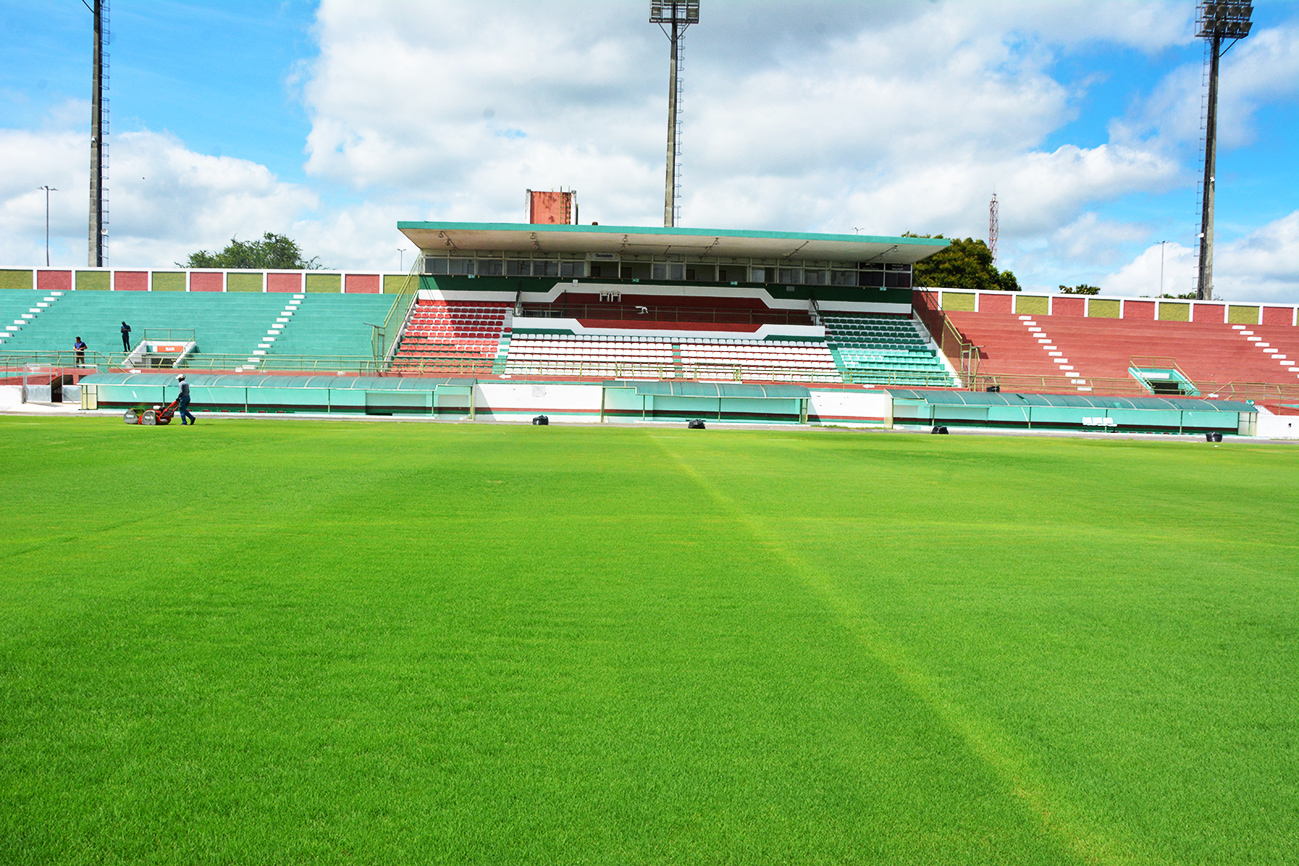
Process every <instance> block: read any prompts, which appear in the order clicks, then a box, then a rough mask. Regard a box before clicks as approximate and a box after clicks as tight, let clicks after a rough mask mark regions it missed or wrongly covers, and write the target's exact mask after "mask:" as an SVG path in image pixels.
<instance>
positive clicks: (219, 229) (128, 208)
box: [0, 130, 318, 267]
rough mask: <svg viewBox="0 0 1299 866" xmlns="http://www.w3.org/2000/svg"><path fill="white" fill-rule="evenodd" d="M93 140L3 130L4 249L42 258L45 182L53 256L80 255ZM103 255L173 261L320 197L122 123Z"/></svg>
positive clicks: (15, 257)
mask: <svg viewBox="0 0 1299 866" xmlns="http://www.w3.org/2000/svg"><path fill="white" fill-rule="evenodd" d="M89 163H90V154H89V147H88V146H87V144H86V140H85V136H84V133H82V132H80V131H69V130H62V131H44V132H32V131H26V130H0V164H2V165H5V166H8V167H10V168H9V171H7V172H6V173H5V174H4V177H3V179H2V180H0V256H2V257H3V260H4V261H8V262H14V263H22V264H27V263H35V262H43V261H44V248H43V245H44V216H45V198H44V193H43V192H41V191H38V190H37V189H36V187H37V186H38V185H39V184H42V183H47V182H48V183H50V185H51V186H56V187H58V189H59V191H58V192H56V193H53V194H52V195H51V198H50V232H51V246H52V248H53V249H54V250H55V251H56V253H57V254H56V255H55V256H53V257H52V261H54V262H56V263H59V264H63V265H76V264H81V263H83V262H85V261H86V249H87V241H86V234H87V230H88V227H89V207H90V193H89V185H90V181H89ZM109 167H110V174H109V179H108V184H107V186H108V191H109V194H108V202H109V208H108V219H109V222H108V226H109V261H110V263H111V264H113V265H115V266H145V267H155V266H164V267H165V266H169V265H170V264H171V263H172V262H173V261H178V260H182V259H184V258H185V257H186V256H187V255H188V254H189V253H191V252H193V251H194V250H196V249H199V248H206V249H213V248H218V249H219V248H220V247H222V246H224V245H225V243H226V242H227V241H229V239H230V238H231V237H233V236H235V235H240V236H241V237H242V238H244V239H248V238H249V237H255V236H260V233H261V232H262V231H276V232H284V231H287V230H288V229H289V228H290V227H291V226H292V225H293V223H294V222H295V220H297V219H298V218H299V217H300V216H301V214H302V213H303V212H304V211H306V210H308V209H310V208H313V207H315V206H316V204H317V203H318V200H317V197H316V196H315V194H314V193H312V192H311V191H309V190H307V189H304V188H302V187H300V186H297V185H295V184H290V183H285V182H283V181H280V180H278V179H277V178H276V177H275V176H274V175H273V174H272V173H271V172H270V170H268V169H267V168H266V167H265V166H261V165H258V164H256V163H253V162H249V161H248V160H242V159H234V158H231V157H215V156H207V155H205V154H199V153H194V152H193V151H191V150H189V149H187V148H186V147H185V146H184V145H183V144H181V142H179V141H178V140H176V139H175V138H174V137H172V136H169V135H161V134H157V133H152V132H128V133H123V134H121V135H116V136H113V137H112V139H110V159H109Z"/></svg>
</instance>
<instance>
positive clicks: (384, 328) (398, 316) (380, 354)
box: [370, 256, 420, 367]
mask: <svg viewBox="0 0 1299 866" xmlns="http://www.w3.org/2000/svg"><path fill="white" fill-rule="evenodd" d="M419 271H420V267H419V256H416V257H415V262H414V264H412V265H411V268H410V271H408V272H407V273H406V278H405V279H404V280H402V284H401V288H400V289H398V290H397V294H396V297H394V298H393V300H392V306H390V307H389V308H388V314H387V315H386V316H384V319H383V324H381V325H375V324H371V325H370V328H371V331H370V347H371V351H372V352H373V355H374V360H375V362H376V363H377V364H379V365H380V366H381V367H387V366H388V364H389V363H390V362H391V361H392V358H393V355H394V354H396V351H397V341H398V339H400V337H401V335H402V333H403V332H404V331H405V330H406V322H407V320H408V319H409V318H410V310H411V307H412V306H414V304H415V299H416V298H417V297H419ZM380 288H382V286H381V287H380Z"/></svg>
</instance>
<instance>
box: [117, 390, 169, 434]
mask: <svg viewBox="0 0 1299 866" xmlns="http://www.w3.org/2000/svg"><path fill="white" fill-rule="evenodd" d="M179 405H180V398H179V397H177V398H176V399H175V400H172V401H171V402H170V403H168V404H167V405H166V406H150V407H149V408H147V409H144V408H139V407H137V408H135V409H127V410H126V413H125V414H124V415H123V416H122V420H123V421H125V422H126V423H127V424H143V425H144V426H145V427H153V426H154V425H156V424H170V423H171V419H172V416H173V415H175V414H176V407H177V406H179Z"/></svg>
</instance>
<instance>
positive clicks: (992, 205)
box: [988, 192, 1001, 265]
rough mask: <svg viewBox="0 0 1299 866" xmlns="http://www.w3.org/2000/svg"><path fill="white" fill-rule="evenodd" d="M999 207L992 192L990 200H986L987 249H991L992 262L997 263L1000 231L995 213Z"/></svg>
mask: <svg viewBox="0 0 1299 866" xmlns="http://www.w3.org/2000/svg"><path fill="white" fill-rule="evenodd" d="M999 210H1000V208H999V207H998V205H997V194H996V193H995V192H994V193H993V194H992V201H990V202H988V249H990V250H992V263H993V264H994V265H995V264H996V263H997V237H998V235H999V234H1000V233H1001V226H1000V225H999V224H998V221H997V213H998V211H999Z"/></svg>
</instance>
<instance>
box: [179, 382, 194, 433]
mask: <svg viewBox="0 0 1299 866" xmlns="http://www.w3.org/2000/svg"><path fill="white" fill-rule="evenodd" d="M176 381H177V382H179V383H180V403H179V405H178V406H177V409H178V410H179V412H180V426H182V427H184V426H185V419H186V418H188V419H189V423H190V425H191V426H193V425H194V424H196V423H197V422H198V419H197V418H195V417H194V416H193V415H191V414H190V411H189V383H188V382H186V381H185V374H184V373H181V374H180V375H179V376H177V377H176Z"/></svg>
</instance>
